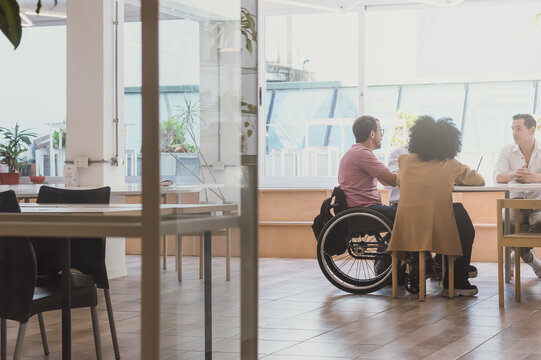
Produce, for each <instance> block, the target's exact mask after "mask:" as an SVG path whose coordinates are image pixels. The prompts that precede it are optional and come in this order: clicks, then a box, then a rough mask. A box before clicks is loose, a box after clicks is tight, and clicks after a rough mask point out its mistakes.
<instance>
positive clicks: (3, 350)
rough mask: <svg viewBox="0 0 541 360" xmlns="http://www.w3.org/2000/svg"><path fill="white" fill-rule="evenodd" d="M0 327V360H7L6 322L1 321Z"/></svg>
mask: <svg viewBox="0 0 541 360" xmlns="http://www.w3.org/2000/svg"><path fill="white" fill-rule="evenodd" d="M0 323H1V325H0V332H1V335H0V337H1V340H0V348H1V349H0V352H1V355H0V359H1V360H7V358H8V355H7V354H8V349H7V348H8V325H7V320H6V319H2V320H1V321H0Z"/></svg>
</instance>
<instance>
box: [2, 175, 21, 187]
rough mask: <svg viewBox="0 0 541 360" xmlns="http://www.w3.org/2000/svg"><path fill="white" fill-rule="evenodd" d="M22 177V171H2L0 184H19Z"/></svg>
mask: <svg viewBox="0 0 541 360" xmlns="http://www.w3.org/2000/svg"><path fill="white" fill-rule="evenodd" d="M20 179H21V173H0V184H2V185H17V184H19V180H20Z"/></svg>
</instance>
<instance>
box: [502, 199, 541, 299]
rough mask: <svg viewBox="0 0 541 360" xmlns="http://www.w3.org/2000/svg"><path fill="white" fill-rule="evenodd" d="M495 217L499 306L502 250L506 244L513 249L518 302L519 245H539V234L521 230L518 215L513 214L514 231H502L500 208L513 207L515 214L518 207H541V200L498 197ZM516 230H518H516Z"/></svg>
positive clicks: (540, 243) (540, 235) (540, 244)
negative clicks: (505, 232) (496, 221)
mask: <svg viewBox="0 0 541 360" xmlns="http://www.w3.org/2000/svg"><path fill="white" fill-rule="evenodd" d="M496 203H497V209H496V211H497V213H496V215H497V219H498V228H497V232H498V303H499V305H500V307H503V305H504V297H503V295H504V292H503V280H504V279H503V251H504V248H505V247H506V246H508V247H512V248H514V250H515V301H516V302H520V256H519V255H518V254H520V248H521V247H539V246H541V234H540V233H529V232H521V231H522V229H521V227H520V216H515V229H518V230H515V233H514V234H504V233H503V221H502V209H515V214H517V213H518V212H519V211H520V209H541V200H530V199H498V200H497V201H496ZM517 231H518V232H517Z"/></svg>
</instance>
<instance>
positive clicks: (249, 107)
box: [240, 101, 257, 114]
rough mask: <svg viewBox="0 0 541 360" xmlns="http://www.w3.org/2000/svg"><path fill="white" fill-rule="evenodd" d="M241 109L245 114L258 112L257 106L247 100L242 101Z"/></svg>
mask: <svg viewBox="0 0 541 360" xmlns="http://www.w3.org/2000/svg"><path fill="white" fill-rule="evenodd" d="M240 111H241V112H242V113H243V114H257V106H255V105H254V104H249V103H247V102H245V101H241V102H240Z"/></svg>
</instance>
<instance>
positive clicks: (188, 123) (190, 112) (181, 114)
mask: <svg viewBox="0 0 541 360" xmlns="http://www.w3.org/2000/svg"><path fill="white" fill-rule="evenodd" d="M177 108H178V109H179V110H178V114H177V115H175V119H177V120H179V121H180V122H181V123H182V124H183V125H184V128H185V129H186V130H187V131H188V133H189V135H190V136H191V137H192V140H193V141H194V143H195V136H194V135H195V132H194V126H198V125H199V124H198V123H199V111H200V107H199V101H197V100H191V99H188V98H186V97H185V98H184V106H177Z"/></svg>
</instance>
